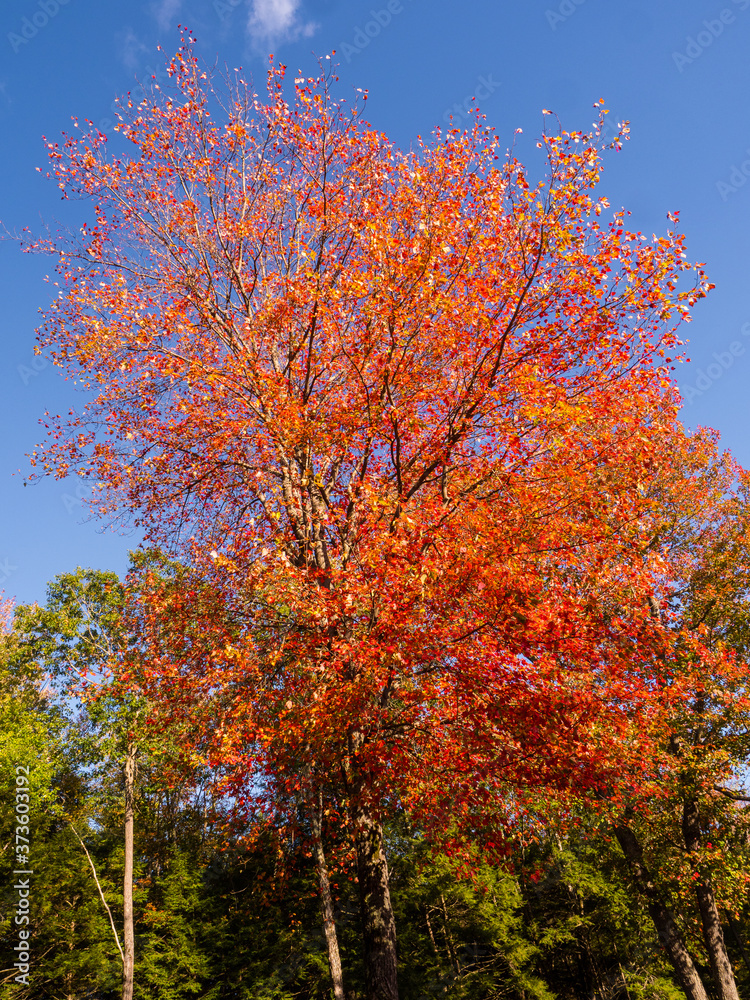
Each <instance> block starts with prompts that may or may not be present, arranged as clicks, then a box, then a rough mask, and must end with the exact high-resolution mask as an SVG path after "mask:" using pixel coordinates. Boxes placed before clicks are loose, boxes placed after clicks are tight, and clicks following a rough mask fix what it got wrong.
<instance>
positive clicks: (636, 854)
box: [615, 824, 708, 1000]
mask: <svg viewBox="0 0 750 1000" xmlns="http://www.w3.org/2000/svg"><path fill="white" fill-rule="evenodd" d="M615 836H616V837H617V842H618V843H619V845H620V847H621V848H622V853H623V854H624V855H625V858H626V860H627V862H628V867H629V868H630V872H631V874H632V876H633V880H634V882H635V884H636V886H637V888H638V890H639V892H640V893H641V894H642V895H643V896H644V898H645V899H646V903H647V906H648V912H649V915H650V916H651V919H652V921H653V923H654V926H655V927H656V932H657V934H658V935H659V940H660V941H661V943H662V945H663V946H664V950H665V951H666V953H667V955H668V957H669V960H670V962H671V963H672V966H673V968H674V970H675V973H676V975H677V980H678V982H679V984H680V986H681V988H682V990H683V991H684V993H685V996H686V997H687V1000H708V994H707V993H706V990H705V987H704V986H703V982H702V981H701V977H700V974H699V973H698V970H697V969H696V967H695V963H694V962H693V959H692V957H691V955H690V952H689V951H688V949H687V947H686V945H685V942H684V941H683V939H682V935H681V934H680V929H679V927H678V926H677V924H676V923H675V920H674V917H673V916H672V914H671V912H670V910H669V907H668V906H666V905H665V903H664V901H663V899H662V898H661V894H660V893H659V891H658V889H657V888H656V886H655V885H654V882H653V879H652V878H651V874H650V873H649V871H648V869H647V868H646V865H645V864H644V861H643V848H642V847H641V844H640V842H639V841H638V838H637V837H636V835H635V834H634V833H633V831H632V830H631V829H630V827H629V826H625V825H624V824H620V825H619V826H616V827H615Z"/></svg>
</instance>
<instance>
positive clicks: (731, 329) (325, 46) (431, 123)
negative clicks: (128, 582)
mask: <svg viewBox="0 0 750 1000" xmlns="http://www.w3.org/2000/svg"><path fill="white" fill-rule="evenodd" d="M178 23H182V24H185V25H187V26H189V27H190V28H191V29H192V31H193V32H194V33H195V35H196V36H197V39H198V49H199V52H200V54H201V55H202V57H203V58H204V59H205V60H206V61H207V62H209V63H212V64H213V63H214V62H216V61H218V62H219V63H220V64H224V63H226V64H227V65H228V66H230V67H234V66H238V65H242V66H243V67H245V68H246V70H248V71H249V72H250V74H251V76H252V77H253V78H254V79H255V81H256V82H257V83H259V84H260V85H261V86H262V85H263V82H264V76H265V69H266V65H267V58H268V53H269V52H271V51H272V52H274V53H275V54H276V56H277V57H278V58H279V59H281V60H282V61H283V62H285V63H286V64H287V65H288V66H289V68H290V70H292V71H296V70H298V69H299V70H302V72H303V73H305V74H311V73H313V72H314V70H315V68H316V65H317V61H316V60H317V56H319V55H324V54H326V53H330V52H331V51H332V50H334V49H335V50H336V51H337V53H338V59H339V61H340V77H341V82H340V90H341V93H342V95H344V96H346V95H348V94H350V93H351V92H352V91H353V89H354V88H356V87H361V88H363V89H364V88H367V89H368V90H369V92H370V100H369V103H368V118H369V120H370V121H371V122H372V123H373V124H374V125H376V126H377V127H379V128H382V129H383V130H384V131H385V132H387V133H388V134H389V136H390V137H391V138H392V139H393V140H394V141H395V142H396V143H397V144H399V145H400V146H402V147H408V146H409V145H410V144H411V143H412V142H413V141H414V140H415V137H416V136H417V135H423V136H429V134H430V133H431V132H432V130H433V129H434V128H435V126H436V125H441V124H444V123H445V118H446V115H447V114H448V113H449V112H450V111H451V110H453V111H454V114H455V115H456V116H457V118H458V120H459V121H461V114H462V110H461V109H462V108H463V107H468V105H469V103H470V100H471V98H472V96H478V97H479V96H480V95H481V101H480V104H481V107H482V110H483V112H484V113H485V114H486V116H487V119H488V121H489V122H490V124H492V125H493V126H494V127H495V128H496V129H497V131H498V133H499V135H500V136H501V138H503V139H505V140H507V142H508V143H509V144H510V142H511V141H512V139H513V133H514V131H515V130H516V129H519V128H520V129H522V130H523V135H522V137H521V140H520V145H519V146H518V147H517V148H518V150H519V152H520V154H521V157H522V158H523V159H525V160H526V161H527V162H529V164H530V165H531V166H532V168H537V169H538V168H539V167H540V163H539V162H538V159H537V157H538V153H537V151H536V149H535V146H534V141H535V138H536V135H537V133H538V132H539V131H540V130H541V128H542V123H543V119H542V109H543V108H550V109H552V110H554V111H555V112H556V113H557V114H558V115H559V117H560V118H561V120H562V122H563V125H564V127H566V128H568V129H579V128H585V127H587V126H589V125H590V123H591V122H592V120H593V111H592V105H593V103H594V101H596V100H598V99H599V98H604V100H605V103H606V105H607V107H609V108H610V109H611V113H612V118H615V119H618V120H620V119H628V120H629V121H630V123H631V129H632V139H631V141H630V142H629V143H627V144H626V146H625V147H624V149H623V151H622V152H620V153H615V154H612V155H611V156H610V157H609V159H608V161H607V163H606V165H605V171H604V174H603V178H602V185H601V193H602V194H606V195H607V196H608V198H609V200H610V202H611V203H612V205H613V207H619V206H624V207H625V208H627V209H629V210H630V211H631V212H632V219H631V222H632V225H633V228H635V229H639V230H641V231H643V232H644V233H646V234H648V235H650V234H651V233H663V232H664V231H665V230H666V228H667V219H666V215H667V212H670V211H675V210H679V211H680V213H681V225H682V228H683V229H684V231H685V232H686V234H687V238H688V255H689V257H690V258H691V259H693V260H700V261H705V263H706V268H707V271H708V275H709V277H710V278H711V280H712V281H714V282H715V284H716V286H717V287H716V289H715V290H714V291H713V292H712V293H711V295H710V296H709V298H708V299H707V300H706V301H704V302H702V303H700V304H699V306H698V308H697V310H696V312H695V319H694V322H693V323H692V324H691V325H690V326H689V327H685V328H684V332H685V334H686V335H688V336H689V338H690V345H689V348H688V354H689V356H690V358H691V362H690V364H687V365H684V366H682V368H681V369H680V370H679V371H678V373H677V381H678V383H679V384H680V386H681V387H682V388H683V391H684V393H685V396H686V405H685V408H684V411H683V417H684V420H685V422H686V423H687V424H689V425H690V426H696V425H698V424H704V425H706V424H707V425H709V426H712V427H715V428H717V429H718V430H719V431H720V432H721V434H722V439H723V441H724V443H725V444H726V446H727V447H729V448H730V449H731V450H732V451H733V452H734V453H735V455H736V456H737V457H738V459H739V460H740V461H742V462H743V463H744V464H746V465H748V464H750V434H748V431H747V417H748V399H749V398H750V392H749V391H748V389H749V388H750V276H748V265H749V263H750V58H748V57H749V56H750V0H724V2H722V0H719V2H717V3H711V2H705V0H704V2H698V0H660V2H659V3H658V4H655V3H653V2H652V3H645V2H638V0H622V2H620V3H617V4H615V3H612V2H605V0H556V2H553V0H523V2H519V3H508V2H503V0H464V2H463V3H449V2H447V0H431V2H430V0H375V2H372V0H364V2H361V0H307V2H303V0H152V2H146V3H133V2H127V3H126V2H123V0H108V2H106V3H103V2H101V0H98V2H95V0H14V2H13V3H12V4H4V5H3V8H2V11H0V135H2V139H3V155H2V158H1V159H0V177H1V179H0V220H1V221H2V223H3V224H4V225H5V226H6V227H7V228H8V229H9V230H11V231H13V230H20V229H23V228H24V227H30V228H31V229H32V230H35V231H39V230H40V229H41V227H42V226H43V225H45V224H52V225H55V224H57V223H62V224H63V225H68V226H77V225H80V223H81V222H82V221H83V219H84V218H85V215H84V214H83V208H82V206H80V205H70V204H69V203H63V202H61V201H60V198H59V192H58V191H57V189H56V188H55V186H54V184H53V183H51V182H50V181H48V180H46V179H45V178H44V177H43V176H42V175H41V174H40V173H38V172H37V170H36V168H37V167H45V168H46V163H45V157H44V148H43V143H42V138H41V137H42V136H43V135H45V136H47V137H48V139H49V140H50V141H53V140H55V139H57V138H58V137H59V134H60V132H62V131H63V130H65V129H67V128H69V126H70V119H71V116H78V117H80V118H90V119H92V120H93V121H94V122H95V123H96V124H97V125H99V126H100V127H101V128H102V129H103V130H104V131H107V129H108V128H109V123H110V122H111V119H112V113H111V110H110V107H111V104H112V101H113V99H114V98H115V96H116V95H118V94H121V93H124V92H126V91H128V90H134V89H136V86H137V80H144V79H147V78H148V77H150V75H151V74H153V73H155V72H156V71H157V69H158V67H160V66H161V65H162V59H163V57H162V56H161V55H160V54H159V53H158V52H157V50H156V47H157V45H158V44H161V45H162V46H163V47H164V50H165V53H170V52H171V51H173V50H174V49H175V48H176V47H177V44H178V30H177V24H178ZM0 265H1V266H0V285H1V294H2V303H3V309H2V313H1V314H0V337H1V338H2V357H3V362H4V363H3V364H2V366H0V378H2V394H1V396H0V399H1V400H2V426H3V437H2V447H1V450H0V469H1V475H2V491H3V501H4V503H3V511H4V517H3V519H2V525H1V533H0V588H4V589H5V592H6V594H7V595H15V596H16V597H17V599H18V600H19V601H30V600H41V599H43V597H44V592H45V586H46V582H47V581H48V580H49V579H51V578H52V577H54V576H55V575H57V574H58V573H63V572H66V571H68V570H73V569H75V567H76V566H78V565H83V566H94V567H99V568H111V569H115V570H118V571H122V570H123V569H124V567H125V565H126V560H127V551H128V549H129V548H132V547H134V546H135V545H136V544H137V542H138V538H137V536H135V535H129V536H128V535H122V534H117V533H116V532H113V531H111V530H104V531H103V530H102V526H101V525H98V524H96V523H92V522H88V523H87V522H86V521H85V520H84V510H83V507H82V504H81V502H80V496H79V495H78V494H77V491H76V485H75V483H60V482H53V481H47V482H43V483H41V484H39V485H34V486H28V487H24V485H23V473H24V472H25V471H28V463H27V459H26V457H25V456H26V454H27V453H28V452H29V451H31V450H32V449H33V447H34V445H35V444H36V443H37V441H38V440H39V439H40V438H41V433H42V432H41V429H40V428H39V426H38V420H39V418H40V417H41V416H42V414H43V413H44V411H45V410H50V411H54V412H59V411H61V410H62V411H64V410H67V409H68V408H70V407H71V406H74V405H75V404H76V396H75V393H74V391H73V389H72V387H71V386H70V385H69V384H68V383H66V382H65V381H64V379H63V377H62V376H61V375H60V374H59V371H58V370H57V369H54V368H53V367H52V365H49V364H47V365H45V364H44V363H43V361H42V359H39V358H35V356H34V353H33V346H34V330H35V327H36V326H37V325H38V322H39V310H40V308H43V307H44V306H45V304H46V303H47V302H48V300H49V298H50V291H49V287H48V286H47V285H46V284H45V281H44V278H45V274H46V273H47V272H48V270H49V268H50V266H51V261H49V260H47V259H44V258H39V257H31V256H29V255H26V254H22V253H21V252H20V251H19V249H18V246H17V245H16V244H14V243H13V242H12V241H7V240H6V241H4V242H0ZM16 470H20V473H18V472H17V471H16Z"/></svg>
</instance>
